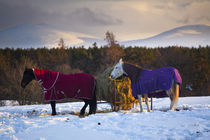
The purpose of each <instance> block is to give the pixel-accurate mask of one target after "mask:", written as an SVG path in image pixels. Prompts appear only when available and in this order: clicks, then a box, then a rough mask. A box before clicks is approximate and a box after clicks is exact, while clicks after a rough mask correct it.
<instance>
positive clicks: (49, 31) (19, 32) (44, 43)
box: [0, 24, 103, 48]
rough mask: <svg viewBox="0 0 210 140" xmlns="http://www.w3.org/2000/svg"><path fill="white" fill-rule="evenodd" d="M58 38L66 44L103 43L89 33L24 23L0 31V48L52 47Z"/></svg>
mask: <svg viewBox="0 0 210 140" xmlns="http://www.w3.org/2000/svg"><path fill="white" fill-rule="evenodd" d="M60 38H63V40H64V42H65V45H66V46H78V45H84V46H91V45H92V44H93V43H94V42H99V43H103V41H102V42H100V41H101V40H99V39H95V38H93V37H92V36H90V35H86V34H82V33H76V32H67V31H63V30H59V29H57V28H55V27H52V26H50V25H46V24H38V25H28V24H25V25H20V26H16V27H12V28H9V29H6V30H2V31H0V48H6V47H8V48H43V47H47V48H52V47H57V46H58V43H59V40H60ZM92 42H93V43H92Z"/></svg>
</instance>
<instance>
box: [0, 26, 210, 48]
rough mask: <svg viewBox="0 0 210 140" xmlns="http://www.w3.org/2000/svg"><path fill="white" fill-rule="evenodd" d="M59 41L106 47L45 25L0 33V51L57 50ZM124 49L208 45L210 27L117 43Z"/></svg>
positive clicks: (92, 38)
mask: <svg viewBox="0 0 210 140" xmlns="http://www.w3.org/2000/svg"><path fill="white" fill-rule="evenodd" d="M60 38H63V40H64V42H65V45H66V46H67V47H70V46H75V47H77V46H85V47H86V48H88V47H90V46H92V44H93V43H94V42H96V43H97V45H98V46H102V45H105V44H107V43H106V41H104V40H102V39H97V38H96V37H93V36H90V35H87V34H83V33H76V32H67V31H63V30H60V29H57V28H55V27H52V26H50V25H47V24H36V25H28V24H24V25H20V26H16V27H11V28H8V29H5V30H1V31H0V48H6V47H9V48H43V47H47V48H52V47H58V43H59V40H60ZM120 44H121V45H124V46H147V47H158V46H162V47H165V46H171V45H179V46H187V47H192V46H194V47H197V46H199V45H202V46H206V45H210V26H207V25H187V26H182V27H178V28H175V29H172V30H169V31H166V32H163V33H161V34H158V35H156V36H153V37H149V38H146V39H139V40H130V41H125V42H120Z"/></svg>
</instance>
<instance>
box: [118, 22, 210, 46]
mask: <svg viewBox="0 0 210 140" xmlns="http://www.w3.org/2000/svg"><path fill="white" fill-rule="evenodd" d="M120 44H121V45H125V46H147V47H158V46H161V47H165V46H171V45H178V46H186V47H192V46H193V47H198V46H199V45H202V46H206V45H210V26H207V25H186V26H182V27H177V28H175V29H172V30H169V31H166V32H163V33H160V34H158V35H155V36H153V37H149V38H146V39H138V40H131V41H125V42H121V43H120Z"/></svg>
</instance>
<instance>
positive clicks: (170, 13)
mask: <svg viewBox="0 0 210 140" xmlns="http://www.w3.org/2000/svg"><path fill="white" fill-rule="evenodd" d="M209 13H210V0H0V30H3V29H6V28H9V27H12V26H17V25H20V24H49V25H51V26H53V27H56V28H59V29H62V30H65V31H72V32H79V33H85V34H88V35H91V36H94V37H97V38H102V39H103V38H104V37H105V32H106V31H111V32H113V33H114V34H115V36H116V39H117V40H118V41H124V40H132V39H142V38H146V37H150V36H152V35H156V34H158V33H161V32H163V31H166V30H169V29H172V28H175V27H178V26H183V25H192V24H205V25H210V14H209Z"/></svg>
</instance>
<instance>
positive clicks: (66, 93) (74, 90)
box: [34, 69, 95, 101]
mask: <svg viewBox="0 0 210 140" xmlns="http://www.w3.org/2000/svg"><path fill="white" fill-rule="evenodd" d="M34 74H35V77H36V80H37V81H38V82H39V83H40V85H41V86H42V88H43V90H44V100H45V101H55V100H61V99H64V98H81V99H91V98H92V97H93V92H94V86H95V79H94V77H93V76H92V75H90V74H87V73H77V74H62V73H58V72H53V71H49V70H40V69H34Z"/></svg>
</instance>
